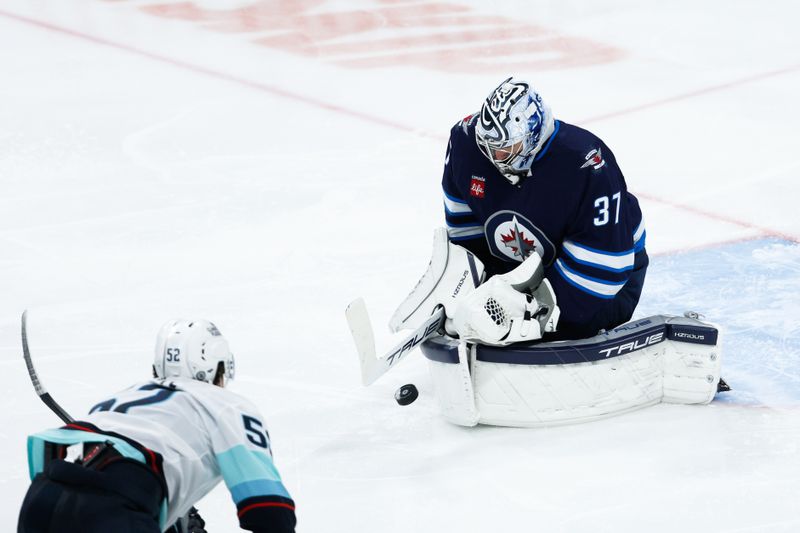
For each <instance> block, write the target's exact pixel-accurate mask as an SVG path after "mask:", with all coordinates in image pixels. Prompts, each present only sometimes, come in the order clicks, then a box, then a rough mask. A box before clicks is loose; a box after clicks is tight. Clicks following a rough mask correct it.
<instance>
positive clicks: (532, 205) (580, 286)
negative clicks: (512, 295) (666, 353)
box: [442, 116, 647, 337]
mask: <svg viewBox="0 0 800 533" xmlns="http://www.w3.org/2000/svg"><path fill="white" fill-rule="evenodd" d="M474 123H475V117H474V116H471V117H467V118H465V119H464V120H463V121H461V122H459V123H458V124H456V125H455V126H454V127H453V129H452V130H451V132H450V142H449V144H448V147H447V155H446V157H445V167H444V177H443V179H442V187H443V189H444V207H445V217H446V221H447V228H448V234H449V237H450V240H451V241H453V242H455V243H457V244H460V245H462V246H464V247H465V248H467V249H469V250H470V251H471V252H473V253H474V254H475V255H476V256H477V257H479V258H480V259H481V260H482V261H483V263H484V265H485V266H486V270H487V273H488V274H489V275H493V274H499V273H504V272H507V271H509V270H511V269H513V268H514V267H516V266H517V265H518V264H519V263H520V262H522V261H523V260H524V259H525V258H526V257H528V256H529V255H530V254H532V253H538V254H539V255H540V256H541V258H542V262H543V264H544V267H545V271H544V272H545V277H546V278H547V279H548V280H550V283H551V284H552V286H553V289H554V291H555V293H556V297H557V299H558V305H559V307H560V308H561V319H560V322H559V330H561V331H567V332H572V333H576V334H575V335H573V337H577V336H588V335H592V334H594V333H596V331H597V330H596V329H594V330H592V328H593V327H595V326H597V327H598V329H599V328H600V327H602V328H608V327H614V326H616V325H618V323H621V322H624V321H626V320H628V319H629V318H630V315H631V314H632V313H633V308H634V307H635V306H636V303H637V302H638V299H639V293H640V292H641V285H642V282H643V280H644V269H645V268H646V264H647V263H646V261H647V259H646V258H647V256H646V253H644V244H645V229H644V224H643V222H642V213H641V210H640V209H639V202H638V201H637V199H636V198H635V197H634V196H633V195H632V194H630V193H629V192H628V189H627V186H626V184H625V178H624V177H623V175H622V172H621V171H620V169H619V166H617V162H616V159H615V158H614V154H613V153H612V152H611V150H610V149H609V148H608V147H607V146H606V145H605V144H604V143H603V142H602V141H601V140H600V139H599V138H598V137H596V136H595V135H593V134H592V133H590V132H588V131H586V130H584V129H581V128H579V127H577V126H573V125H571V124H567V123H566V122H562V121H556V122H555V129H554V131H553V134H552V135H551V136H550V137H549V138H548V139H547V141H546V142H545V144H544V146H543V147H542V149H541V150H540V152H539V153H538V154H537V156H536V158H535V159H534V162H533V165H532V169H531V170H532V175H531V176H528V177H526V178H523V179H522V180H521V181H520V182H519V184H518V185H512V184H511V183H510V182H509V181H508V180H506V179H505V178H504V177H503V175H502V174H500V172H499V171H498V170H497V169H496V168H495V166H494V165H493V164H492V162H491V161H489V159H487V158H486V157H485V156H484V155H483V153H482V152H481V151H480V150H479V148H478V146H477V144H476V143H475V127H474ZM634 278H635V279H634ZM626 284H627V285H628V288H627V289H626V290H624V291H623V289H624V288H625V286H626ZM627 293H634V294H632V295H631V294H627ZM623 296H625V298H623ZM623 299H624V300H626V302H623V304H624V305H627V307H629V308H630V309H627V310H625V309H623V310H622V311H614V310H613V309H612V308H613V307H614V306H617V307H619V306H620V301H621V300H623ZM631 300H633V301H632V304H631ZM598 316H606V317H615V316H616V317H617V319H616V320H614V319H613V318H611V319H609V320H610V322H611V323H606V322H608V321H609V320H606V322H603V321H602V320H600V321H599V322H598V320H597V317H598ZM613 322H617V323H613ZM582 325H589V326H588V329H587V328H582V327H581V326H582Z"/></svg>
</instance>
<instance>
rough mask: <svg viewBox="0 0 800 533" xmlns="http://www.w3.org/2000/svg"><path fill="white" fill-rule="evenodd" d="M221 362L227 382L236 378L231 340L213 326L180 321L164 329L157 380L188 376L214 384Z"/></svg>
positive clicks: (156, 364) (160, 335) (158, 341)
mask: <svg viewBox="0 0 800 533" xmlns="http://www.w3.org/2000/svg"><path fill="white" fill-rule="evenodd" d="M220 363H222V365H223V367H224V376H225V379H226V380H230V379H233V376H234V371H235V366H234V363H233V354H232V353H231V350H230V348H229V347H228V341H227V340H226V339H225V337H223V336H222V334H221V333H220V332H219V330H218V329H217V326H215V325H214V324H213V323H211V322H209V321H208V320H183V319H178V320H170V321H169V322H167V323H165V324H164V325H163V326H161V330H159V332H158V337H157V338H156V353H155V359H154V361H153V371H154V372H155V375H156V377H159V378H170V377H184V378H190V379H195V380H197V381H204V382H206V383H214V378H215V376H216V374H217V369H218V368H219V365H220ZM223 385H224V382H223Z"/></svg>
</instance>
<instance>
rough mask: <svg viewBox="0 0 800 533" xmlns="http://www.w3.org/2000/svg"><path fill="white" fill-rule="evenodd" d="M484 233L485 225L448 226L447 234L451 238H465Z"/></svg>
mask: <svg viewBox="0 0 800 533" xmlns="http://www.w3.org/2000/svg"><path fill="white" fill-rule="evenodd" d="M479 235H483V226H463V227H458V226H451V225H449V224H448V226H447V236H448V237H450V239H451V240H457V239H465V238H468V237H478V236H479Z"/></svg>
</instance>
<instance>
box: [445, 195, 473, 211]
mask: <svg viewBox="0 0 800 533" xmlns="http://www.w3.org/2000/svg"><path fill="white" fill-rule="evenodd" d="M444 208H445V210H446V211H447V212H448V213H451V214H453V215H463V214H467V213H472V208H470V206H468V205H467V204H466V202H462V201H460V200H457V199H455V198H452V197H450V196H447V194H445V195H444Z"/></svg>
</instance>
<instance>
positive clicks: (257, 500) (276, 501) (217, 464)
mask: <svg viewBox="0 0 800 533" xmlns="http://www.w3.org/2000/svg"><path fill="white" fill-rule="evenodd" d="M153 373H154V379H152V380H150V381H145V382H142V383H137V384H135V385H133V386H131V387H129V388H128V389H125V390H123V391H121V392H119V393H118V394H116V395H114V396H113V397H111V398H108V399H106V400H104V401H102V402H100V403H98V404H97V405H95V406H94V407H92V409H91V410H90V412H89V414H88V415H87V416H86V417H84V418H83V420H81V421H76V422H74V423H71V424H67V425H65V426H63V427H61V428H59V429H51V430H47V431H43V432H40V433H37V434H34V435H31V436H30V437H28V462H29V469H30V476H31V479H32V480H33V482H32V484H31V487H30V488H29V490H28V493H27V495H26V497H25V500H24V501H23V504H22V509H21V511H20V518H19V526H18V533H32V532H56V531H57V532H59V533H72V532H74V533H78V532H80V533H95V532H97V533H100V532H103V533H107V532H110V531H113V532H115V533H121V532H128V531H130V532H134V531H135V532H160V531H166V530H167V529H168V528H171V529H170V531H176V532H180V533H184V532H185V531H186V530H187V528H186V527H185V523H184V520H185V519H182V517H185V516H187V513H189V511H190V509H192V506H193V505H194V504H195V503H196V502H197V501H198V500H200V499H201V498H202V497H203V496H205V495H206V494H207V493H208V492H209V491H211V489H213V488H214V486H216V485H217V483H219V481H220V480H222V479H224V481H225V484H226V485H227V487H228V490H229V491H230V493H231V496H232V498H233V500H234V503H235V504H236V507H237V511H238V513H237V514H238V518H239V525H240V526H241V527H242V529H246V530H249V531H254V532H257V533H285V532H293V531H294V529H295V523H296V519H295V511H294V501H293V500H292V498H291V496H290V495H289V493H288V492H287V490H286V488H285V487H284V485H283V483H282V481H281V477H280V475H279V474H278V471H277V469H276V468H275V465H274V464H273V461H272V451H271V448H270V438H269V433H268V432H267V429H266V427H265V425H264V422H263V418H262V417H261V414H260V413H259V411H258V409H257V408H256V407H255V405H253V404H252V403H251V402H250V401H248V400H246V399H245V398H243V397H241V396H239V395H237V394H234V393H232V392H230V391H228V390H226V389H225V385H226V382H227V381H228V380H230V379H232V378H233V375H234V361H233V354H232V353H231V352H230V349H229V347H228V342H227V340H226V339H225V338H224V337H223V336H222V335H221V334H220V332H219V330H218V329H217V328H216V326H214V324H212V323H211V322H208V321H206V320H172V321H170V322H168V323H166V324H164V326H163V327H162V328H161V331H160V332H159V334H158V339H157V342H156V353H155V361H154V365H153ZM76 448H77V449H78V451H79V455H80V457H78V458H77V459H76V460H70V459H71V458H72V455H73V451H74V450H75V449H76ZM201 526H202V523H199V529H197V531H203V530H202V527H201Z"/></svg>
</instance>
